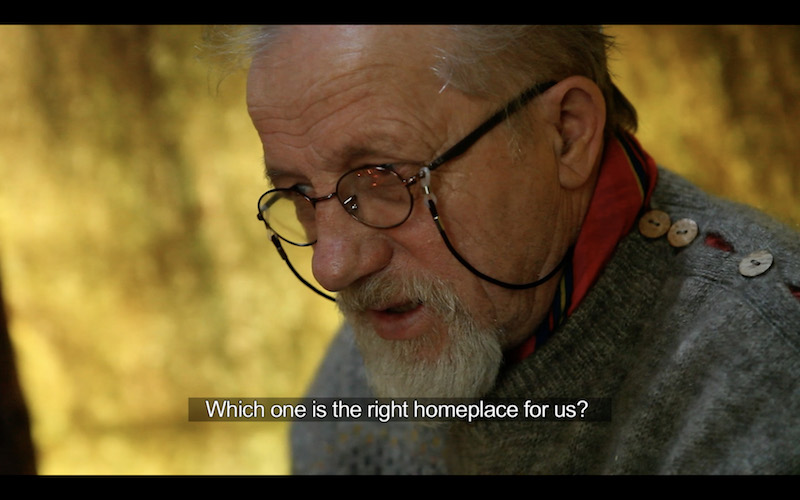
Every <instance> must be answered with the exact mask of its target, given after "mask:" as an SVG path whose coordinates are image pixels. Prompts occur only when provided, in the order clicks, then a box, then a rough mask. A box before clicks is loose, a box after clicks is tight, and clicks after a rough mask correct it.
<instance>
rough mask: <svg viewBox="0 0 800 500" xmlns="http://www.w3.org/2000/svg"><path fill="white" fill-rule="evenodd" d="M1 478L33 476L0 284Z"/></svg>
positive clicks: (33, 463) (30, 445)
mask: <svg viewBox="0 0 800 500" xmlns="http://www.w3.org/2000/svg"><path fill="white" fill-rule="evenodd" d="M0 370H2V373H1V374H0V377H2V378H1V379H0V384H1V385H0V474H35V473H36V459H35V456H34V451H33V442H32V441H31V432H30V422H29V420H28V408H27V406H26V405H25V400H24V398H23V396H22V391H21V389H20V385H19V379H18V378H17V368H16V362H15V359H14V351H13V346H12V345H11V339H10V338H9V335H8V327H7V324H6V315H5V304H4V302H3V290H2V280H0Z"/></svg>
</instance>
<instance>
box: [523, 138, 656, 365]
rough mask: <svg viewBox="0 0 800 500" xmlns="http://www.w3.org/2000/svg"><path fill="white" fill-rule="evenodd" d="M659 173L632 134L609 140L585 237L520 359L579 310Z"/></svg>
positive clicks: (585, 224)
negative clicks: (546, 314) (546, 312)
mask: <svg viewBox="0 0 800 500" xmlns="http://www.w3.org/2000/svg"><path fill="white" fill-rule="evenodd" d="M657 177H658V169H657V166H656V163H655V161H654V160H653V159H652V158H651V157H650V155H648V154H647V152H645V151H644V149H642V147H641V145H640V144H639V142H638V141H637V140H636V138H635V137H633V136H632V135H630V134H627V133H620V134H617V135H616V136H615V137H613V138H612V139H610V140H608V141H607V142H606V147H605V150H604V152H603V160H602V162H601V164H600V173H599V175H598V178H597V185H596V187H595V191H594V194H593V196H592V201H591V202H590V204H589V209H588V211H587V213H586V217H585V219H584V222H583V225H582V226H581V231H580V234H579V235H578V239H577V240H576V242H575V245H574V246H573V248H572V249H571V252H572V258H571V259H569V261H568V262H567V265H566V266H565V267H564V272H563V274H562V276H561V280H560V282H559V286H558V290H557V291H556V294H555V297H554V298H553V303H552V305H551V307H550V313H549V314H548V316H547V318H546V319H545V321H543V322H542V324H541V325H540V326H539V328H538V329H537V330H536V333H535V334H534V335H533V336H531V338H530V339H528V341H526V342H525V343H524V344H522V345H521V346H520V347H518V348H517V349H515V350H514V352H512V353H510V356H509V360H511V361H521V360H522V359H524V358H526V357H528V356H530V355H531V354H532V353H533V352H534V350H535V349H536V348H537V347H541V346H542V345H543V344H544V343H545V342H547V340H548V339H549V338H550V337H551V336H552V335H553V333H554V332H555V331H556V330H557V329H558V327H559V326H560V325H561V324H563V323H564V321H566V319H567V317H568V316H569V315H570V314H572V312H573V311H575V309H576V308H577V307H578V305H579V304H580V302H581V300H582V299H583V297H585V296H586V294H587V293H588V291H589V289H590V288H591V287H592V285H593V284H594V283H595V281H596V280H597V278H598V276H599V275H600V273H601V272H602V270H603V268H604V267H605V266H606V264H607V263H608V261H609V260H610V259H611V256H612V255H613V253H614V250H615V249H616V247H617V244H618V243H619V241H620V240H621V239H622V238H624V237H625V236H626V235H627V234H628V233H629V232H630V230H631V228H633V226H634V224H635V222H636V220H637V219H638V218H639V216H640V215H641V214H642V212H643V211H644V209H645V208H646V207H647V206H648V204H649V203H650V197H651V195H652V193H653V189H654V188H655V185H656V179H657Z"/></svg>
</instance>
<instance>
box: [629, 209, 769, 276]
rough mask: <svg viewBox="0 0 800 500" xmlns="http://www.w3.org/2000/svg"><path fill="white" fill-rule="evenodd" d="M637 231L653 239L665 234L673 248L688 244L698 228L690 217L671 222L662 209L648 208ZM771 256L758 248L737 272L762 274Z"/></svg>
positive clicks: (748, 274) (751, 274)
mask: <svg viewBox="0 0 800 500" xmlns="http://www.w3.org/2000/svg"><path fill="white" fill-rule="evenodd" d="M639 232H640V233H641V234H642V236H644V237H645V238H649V239H655V238H660V237H661V236H664V235H665V234H666V235H667V241H668V242H669V244H670V245H672V246H673V247H675V248H681V247H685V246H687V245H689V244H690V243H691V242H692V241H694V240H695V238H696V237H697V234H698V232H699V229H698V227H697V222H695V221H693V220H692V219H680V220H678V221H676V222H675V223H672V219H671V218H670V216H669V214H667V213H666V212H664V211H662V210H650V211H649V212H647V213H646V214H644V215H643V216H642V218H641V219H639ZM772 262H773V257H772V254H771V253H770V252H769V251H767V250H758V251H756V252H753V253H751V254H749V255H747V256H746V257H745V258H743V259H742V260H741V262H739V273H740V274H741V275H742V276H745V277H747V278H752V277H754V276H758V275H760V274H764V273H765V272H766V271H767V270H768V269H769V268H770V267H772Z"/></svg>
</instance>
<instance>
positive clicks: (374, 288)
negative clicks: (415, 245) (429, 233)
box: [336, 275, 462, 318]
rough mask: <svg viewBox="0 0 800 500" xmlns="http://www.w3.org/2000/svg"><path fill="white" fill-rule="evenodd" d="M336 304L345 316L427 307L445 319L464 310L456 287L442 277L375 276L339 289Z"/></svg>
mask: <svg viewBox="0 0 800 500" xmlns="http://www.w3.org/2000/svg"><path fill="white" fill-rule="evenodd" d="M336 304H337V306H338V307H339V310H340V311H341V312H342V314H344V315H352V314H359V313H363V312H366V311H369V310H385V309H389V308H392V307H401V306H403V305H406V304H424V305H425V306H426V308H430V309H432V310H433V311H434V312H436V313H437V314H439V315H440V316H442V317H445V318H448V317H452V316H453V315H455V314H456V313H457V311H459V310H462V307H461V305H460V300H459V299H458V297H457V295H456V294H455V292H454V289H453V287H451V286H450V285H449V284H447V283H445V282H444V281H442V280H441V279H439V278H433V277H428V276H419V275H411V276H409V275H375V276H369V277H367V278H365V279H364V280H362V281H360V282H359V283H357V284H355V285H351V286H350V287H348V288H345V289H344V290H340V291H339V293H338V296H337V298H336Z"/></svg>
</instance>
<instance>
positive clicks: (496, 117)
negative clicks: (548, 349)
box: [258, 81, 572, 301]
mask: <svg viewBox="0 0 800 500" xmlns="http://www.w3.org/2000/svg"><path fill="white" fill-rule="evenodd" d="M556 83H558V82H556V81H547V82H543V83H538V84H536V85H533V86H531V87H529V88H527V89H526V90H525V91H523V92H522V93H521V94H520V95H518V96H517V97H516V98H514V99H512V100H511V101H510V102H508V103H507V104H506V105H505V106H504V107H502V108H501V109H500V110H498V111H497V112H495V113H494V114H493V115H491V116H490V117H489V118H488V119H486V120H485V121H484V122H483V123H481V124H480V125H479V126H478V127H477V128H475V129H474V130H473V131H472V132H470V133H469V134H467V135H466V136H465V137H464V138H462V139H461V140H460V141H458V142H457V143H456V144H454V145H453V146H451V147H450V148H449V149H447V151H445V152H444V153H442V154H441V155H439V156H438V157H436V158H435V159H433V160H431V161H430V162H428V163H425V164H424V165H423V166H422V167H421V168H420V171H419V173H417V174H416V175H414V176H411V177H409V178H408V179H405V178H403V177H402V176H400V175H399V174H397V172H395V171H394V170H389V171H390V172H392V173H393V174H395V175H397V177H398V179H399V180H400V181H402V183H403V185H404V186H405V188H406V189H407V190H408V194H409V198H410V206H411V207H412V208H413V203H414V195H413V193H411V186H412V185H414V184H416V183H417V182H420V184H421V185H422V189H423V193H424V198H425V201H426V202H427V204H428V209H429V211H430V212H431V217H432V218H433V221H434V222H435V223H436V226H437V229H438V231H439V234H440V235H441V237H442V240H443V241H444V243H445V246H446V247H447V249H448V250H449V251H450V253H451V254H453V256H454V257H455V258H456V260H458V261H459V263H461V265H463V266H464V267H466V268H467V269H468V270H469V271H470V272H472V273H473V274H474V275H476V276H478V277H479V278H481V279H483V280H485V281H488V282H490V283H493V284H495V285H497V286H500V287H503V288H507V289H513V290H524V289H529V288H534V287H537V286H539V285H542V284H544V283H545V282H547V281H549V280H550V279H552V278H553V277H554V276H555V275H556V274H557V273H558V272H559V271H560V270H561V269H562V268H563V267H564V265H565V262H566V261H567V260H568V259H569V258H570V256H571V254H572V251H571V249H570V251H568V252H567V253H566V255H565V256H564V258H563V259H562V260H561V262H559V264H558V265H557V266H556V267H555V268H554V269H553V270H552V271H550V272H549V273H548V274H547V275H545V276H544V277H542V278H540V279H538V280H535V281H532V282H529V283H522V284H515V283H507V282H504V281H501V280H498V279H495V278H492V277H491V276H489V275H486V274H484V273H482V272H481V271H479V270H478V269H476V268H475V267H473V266H472V265H471V264H470V263H469V262H468V261H467V260H466V259H465V258H464V257H463V256H462V255H461V254H460V253H459V252H458V251H457V250H456V249H455V247H454V246H453V244H452V243H451V242H450V239H449V238H448V236H447V233H446V232H445V229H444V225H443V223H442V221H441V217H440V216H439V213H438V210H437V209H436V197H435V195H434V194H433V192H432V191H431V189H430V175H431V172H432V171H433V170H435V169H437V168H438V167H440V166H442V165H443V164H444V163H446V162H448V161H450V160H452V159H453V158H456V157H458V156H461V155H462V154H464V153H466V152H467V150H469V148H471V147H472V146H473V145H474V144H475V143H476V142H478V140H480V139H481V138H482V137H483V136H484V135H486V134H487V133H489V132H490V131H491V130H492V129H494V128H495V127H496V126H497V125H499V124H500V123H502V122H504V121H505V120H507V119H508V118H509V117H511V116H512V115H513V114H514V113H516V112H517V111H519V110H520V109H522V108H523V107H524V106H525V105H526V104H527V103H528V102H530V101H532V100H533V99H535V98H536V97H538V96H540V95H541V94H543V93H544V92H546V91H547V90H549V89H550V88H551V87H553V86H554V85H555V84H556ZM387 167H388V166H387V165H376V166H372V167H359V168H356V169H353V170H349V171H347V172H345V173H344V174H343V175H342V176H341V177H340V178H339V181H337V190H336V191H334V192H332V193H330V194H328V195H325V196H320V197H316V198H312V197H310V196H307V195H306V194H304V193H301V192H299V191H296V190H295V192H296V193H298V194H300V195H302V196H303V197H304V198H306V199H307V200H308V201H309V202H311V204H312V207H314V208H315V209H316V204H317V203H319V202H321V201H327V200H330V199H332V198H334V197H337V193H338V185H339V183H340V182H341V180H342V179H343V178H344V177H346V176H347V175H349V174H351V173H353V172H355V171H359V170H365V169H367V168H387ZM287 190H289V189H270V190H268V191H266V192H265V193H264V194H262V195H261V196H260V197H259V198H258V204H259V206H258V219H259V220H260V221H262V222H263V223H264V225H265V226H266V228H267V230H268V231H269V232H270V239H271V241H272V243H273V245H274V246H275V248H276V250H277V251H278V254H279V255H280V257H281V259H282V260H283V261H284V262H286V265H287V266H288V267H289V269H290V270H291V271H292V273H293V274H294V275H295V277H296V278H297V279H299V280H300V281H301V282H302V283H303V284H304V285H306V286H307V287H308V288H310V289H311V290H312V291H314V292H315V293H317V294H318V295H320V296H322V297H324V298H326V299H329V300H332V301H335V300H336V299H335V298H334V297H332V296H331V295H328V294H326V293H325V292H322V291H321V290H319V289H317V288H316V287H315V286H314V285H312V284H311V283H309V282H308V281H307V280H306V279H305V278H303V277H302V276H301V275H300V273H299V272H298V271H297V270H296V269H295V267H294V266H293V265H292V263H291V261H290V260H289V257H288V256H287V255H286V252H285V251H284V249H283V246H282V245H281V243H280V240H284V241H286V242H287V243H289V244H292V245H295V246H311V245H313V244H314V243H316V239H315V240H314V241H312V242H310V243H307V244H297V243H294V242H292V241H289V240H287V239H285V238H283V237H281V236H279V235H278V234H277V233H276V232H275V231H274V230H273V229H272V228H271V227H270V225H269V223H268V222H267V221H266V219H265V218H264V216H263V215H262V210H261V200H262V199H263V198H264V197H265V196H267V195H268V194H270V193H274V192H278V191H287ZM339 202H340V204H341V205H342V207H343V208H344V209H345V211H346V212H347V213H348V214H350V215H351V216H352V217H353V218H354V219H356V220H357V221H358V222H360V223H362V224H364V225H366V226H369V227H376V228H380V229H391V228H394V227H398V226H400V225H402V224H403V223H405V222H406V221H407V220H408V218H409V217H410V215H411V212H412V210H411V209H410V210H409V212H408V214H406V216H405V217H404V218H403V220H402V221H400V222H398V223H397V224H393V225H390V226H387V227H378V226H374V225H371V224H368V223H366V222H364V221H362V220H360V219H359V218H358V217H356V216H355V215H354V214H353V213H352V212H350V211H349V210H347V207H345V206H344V202H343V201H342V200H339Z"/></svg>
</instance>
